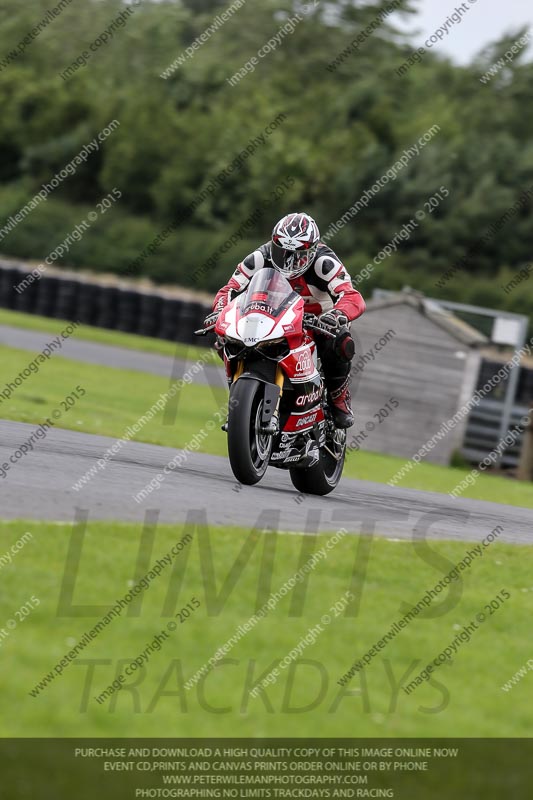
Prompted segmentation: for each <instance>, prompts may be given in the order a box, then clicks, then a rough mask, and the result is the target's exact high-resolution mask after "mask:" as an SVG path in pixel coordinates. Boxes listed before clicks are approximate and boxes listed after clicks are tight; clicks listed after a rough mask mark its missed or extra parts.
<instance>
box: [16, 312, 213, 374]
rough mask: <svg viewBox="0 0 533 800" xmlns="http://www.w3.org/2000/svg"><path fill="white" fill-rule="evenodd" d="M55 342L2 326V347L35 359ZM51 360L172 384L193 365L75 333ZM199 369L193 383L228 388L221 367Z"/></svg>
mask: <svg viewBox="0 0 533 800" xmlns="http://www.w3.org/2000/svg"><path fill="white" fill-rule="evenodd" d="M65 325H66V323H65ZM54 339H56V336H55V335H54V334H52V333H44V332H41V331H27V330H24V329H23V328H12V327H10V326H8V325H0V344H4V345H7V346H8V347H17V348H18V349H19V350H28V351H31V352H32V353H34V355H37V353H40V352H42V350H44V348H45V347H46V345H47V344H49V343H50V342H52V341H53V340H54ZM182 347H183V345H182ZM206 353H207V350H206ZM51 357H52V358H71V359H74V360H75V361H82V362H83V363H85V364H98V365H100V366H104V367H117V368H119V369H131V370H134V371H135V372H147V373H149V374H151V375H163V376H164V377H167V378H169V380H170V378H171V377H174V378H179V377H181V376H182V375H183V374H184V373H185V372H186V370H187V368H188V366H189V367H190V366H191V365H192V364H193V363H194V359H193V358H191V359H189V361H185V360H184V359H182V358H172V357H171V356H164V355H160V354H158V353H147V352H146V351H142V350H130V349H129V348H126V347H115V346H114V345H108V344H99V343H98V342H89V341H86V340H84V339H77V338H76V334H75V333H74V334H73V335H72V336H71V337H70V338H69V339H65V340H64V341H62V342H61V349H59V348H57V347H56V349H55V350H54V351H53V355H52V356H51ZM29 360H31V359H29ZM199 366H200V371H195V373H194V374H192V373H191V379H192V381H193V383H201V384H207V383H210V384H211V385H214V386H226V381H225V378H224V370H223V369H222V368H221V367H220V368H219V367H213V366H205V365H203V364H202V365H199ZM5 377H6V379H8V380H13V377H16V376H5Z"/></svg>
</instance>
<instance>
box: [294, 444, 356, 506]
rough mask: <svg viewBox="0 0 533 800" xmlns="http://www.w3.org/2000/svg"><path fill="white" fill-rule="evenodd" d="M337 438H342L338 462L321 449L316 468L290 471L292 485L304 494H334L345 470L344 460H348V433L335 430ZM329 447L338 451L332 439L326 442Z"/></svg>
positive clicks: (295, 468)
mask: <svg viewBox="0 0 533 800" xmlns="http://www.w3.org/2000/svg"><path fill="white" fill-rule="evenodd" d="M335 436H336V437H341V438H342V444H340V443H339V445H338V449H339V451H340V458H339V459H338V460H336V459H335V458H334V457H333V456H332V455H331V454H330V453H328V451H327V450H325V449H324V448H321V449H320V460H319V461H318V464H315V465H314V467H308V468H307V469H298V468H297V467H293V468H292V469H291V470H290V475H291V481H292V485H293V486H294V488H295V489H298V491H299V492H301V493H302V494H316V495H325V494H329V493H330V492H332V491H333V490H334V489H335V488H336V486H337V484H338V483H339V481H340V479H341V476H342V470H343V469H344V459H345V458H346V432H345V431H342V430H340V429H336V430H335ZM326 445H327V447H329V448H330V449H332V450H333V451H336V447H335V446H334V444H333V442H332V441H331V439H329V440H328V441H326Z"/></svg>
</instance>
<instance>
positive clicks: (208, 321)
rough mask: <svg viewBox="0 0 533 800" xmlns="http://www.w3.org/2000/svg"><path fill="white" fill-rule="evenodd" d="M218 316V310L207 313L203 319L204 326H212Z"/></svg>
mask: <svg viewBox="0 0 533 800" xmlns="http://www.w3.org/2000/svg"><path fill="white" fill-rule="evenodd" d="M219 316H220V311H212V312H211V313H210V314H208V315H207V317H206V318H205V319H204V328H214V327H215V325H216V322H217V319H218V318H219Z"/></svg>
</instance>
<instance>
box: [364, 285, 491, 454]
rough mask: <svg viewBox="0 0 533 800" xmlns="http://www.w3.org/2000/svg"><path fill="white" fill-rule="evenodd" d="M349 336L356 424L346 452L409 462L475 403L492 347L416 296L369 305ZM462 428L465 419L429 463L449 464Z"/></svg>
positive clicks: (401, 294)
mask: <svg viewBox="0 0 533 800" xmlns="http://www.w3.org/2000/svg"><path fill="white" fill-rule="evenodd" d="M352 335H353V337H354V339H355V342H356V354H355V357H354V359H353V366H352V373H351V382H352V397H353V408H354V413H355V417H356V421H355V425H354V426H353V427H352V428H351V429H350V430H349V431H348V444H349V446H350V444H351V446H352V447H359V448H360V449H362V450H372V451H376V452H380V453H389V454H392V455H398V456H404V457H406V458H409V457H411V456H412V455H413V454H414V453H416V452H417V451H418V449H419V448H420V447H422V446H423V445H424V444H425V443H426V442H427V441H428V440H429V439H431V437H432V436H434V435H435V434H436V433H437V432H438V431H439V429H440V428H441V426H442V424H443V423H444V422H446V421H448V420H450V419H451V418H452V417H453V416H454V414H455V413H456V412H457V411H458V410H459V409H460V408H461V407H462V406H463V405H464V403H465V402H466V401H467V400H468V399H469V398H470V397H471V396H472V394H473V392H474V390H475V388H476V384H477V378H478V373H479V368H480V362H481V355H480V352H479V348H480V347H481V346H482V345H484V344H486V343H487V339H486V338H485V336H483V334H481V333H480V332H479V331H477V330H475V329H474V328H472V327H471V326H469V325H467V324H466V323H465V322H464V321H462V320H460V319H459V318H458V317H457V316H455V315H454V314H452V313H451V312H449V311H446V310H444V309H442V308H441V307H440V306H439V305H438V304H437V303H436V302H435V301H432V300H428V299H426V298H425V297H424V296H423V295H421V294H420V293H417V292H414V291H412V290H404V291H402V292H399V293H397V294H387V296H385V297H378V298H377V299H372V300H370V301H369V302H368V303H367V310H366V313H365V314H363V316H362V317H361V318H360V319H358V320H356V321H355V322H354V323H353V325H352ZM465 424H466V417H465V419H464V420H462V421H461V422H459V423H458V424H457V425H455V426H454V427H453V429H452V430H451V431H450V432H449V433H447V434H446V436H443V437H442V439H440V441H438V442H437V444H436V445H435V447H434V448H432V449H431V451H430V452H429V453H428V454H427V456H426V457H425V460H427V461H431V462H433V463H437V464H446V465H447V464H449V463H450V459H451V457H452V454H453V452H454V451H455V450H458V449H459V448H460V447H461V444H462V441H463V437H464V430H465Z"/></svg>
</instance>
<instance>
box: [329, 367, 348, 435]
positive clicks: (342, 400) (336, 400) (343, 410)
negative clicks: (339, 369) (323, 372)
mask: <svg viewBox="0 0 533 800" xmlns="http://www.w3.org/2000/svg"><path fill="white" fill-rule="evenodd" d="M327 389H328V399H329V408H330V411H331V414H332V416H333V422H334V423H335V426H336V427H337V428H351V427H352V425H353V424H354V422H355V419H354V416H353V413H352V398H351V396H350V377H349V376H348V377H342V378H330V379H329V380H328V382H327Z"/></svg>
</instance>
